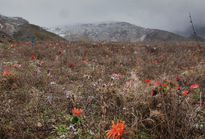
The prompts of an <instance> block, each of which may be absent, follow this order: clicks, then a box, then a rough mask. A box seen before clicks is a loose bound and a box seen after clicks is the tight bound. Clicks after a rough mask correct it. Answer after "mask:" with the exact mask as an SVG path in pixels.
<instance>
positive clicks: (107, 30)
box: [47, 22, 187, 42]
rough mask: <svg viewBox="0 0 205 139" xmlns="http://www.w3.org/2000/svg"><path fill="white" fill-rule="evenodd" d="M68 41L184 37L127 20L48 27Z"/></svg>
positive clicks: (178, 38) (155, 39)
mask: <svg viewBox="0 0 205 139" xmlns="http://www.w3.org/2000/svg"><path fill="white" fill-rule="evenodd" d="M47 30H48V31H51V32H53V33H56V34H58V35H60V36H62V37H64V38H65V39H67V40H69V41H73V40H75V41H76V40H89V41H108V42H110V41H111V42H119V41H126V42H135V41H142V42H147V41H150V42H153V41H185V40H187V39H186V38H184V37H182V36H179V35H177V34H174V33H171V32H167V31H163V30H157V29H147V28H143V27H139V26H136V25H133V24H130V23H127V22H108V23H99V24H78V25H69V26H59V27H54V28H48V29H47Z"/></svg>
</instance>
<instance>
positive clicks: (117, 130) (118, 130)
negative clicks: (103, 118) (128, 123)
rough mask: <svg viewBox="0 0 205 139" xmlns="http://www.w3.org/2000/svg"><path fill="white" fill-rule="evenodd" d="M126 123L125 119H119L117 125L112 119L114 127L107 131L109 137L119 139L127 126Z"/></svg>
mask: <svg viewBox="0 0 205 139" xmlns="http://www.w3.org/2000/svg"><path fill="white" fill-rule="evenodd" d="M124 124H125V122H124V121H121V122H120V123H119V121H117V124H116V125H115V123H114V122H113V121H112V129H110V130H108V131H107V136H108V139H110V138H111V139H119V138H120V137H121V136H122V134H123V130H124V128H125V125H124Z"/></svg>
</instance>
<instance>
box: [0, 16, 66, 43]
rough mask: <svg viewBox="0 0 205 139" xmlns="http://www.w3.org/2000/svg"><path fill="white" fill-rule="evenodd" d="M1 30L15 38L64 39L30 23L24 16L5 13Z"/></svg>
mask: <svg viewBox="0 0 205 139" xmlns="http://www.w3.org/2000/svg"><path fill="white" fill-rule="evenodd" d="M0 32H3V33H5V34H6V35H7V36H9V37H11V38H13V39H15V40H22V41H29V40H56V39H60V40H62V39H63V38H62V37H60V36H58V35H56V34H54V33H51V32H48V31H46V30H44V29H43V28H41V27H39V26H36V25H32V24H29V22H28V21H26V20H25V19H23V18H20V17H6V16H3V15H0Z"/></svg>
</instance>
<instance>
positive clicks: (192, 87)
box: [190, 84, 199, 90]
mask: <svg viewBox="0 0 205 139" xmlns="http://www.w3.org/2000/svg"><path fill="white" fill-rule="evenodd" d="M198 87H199V85H198V84H193V85H191V86H190V89H191V90H193V89H195V88H198Z"/></svg>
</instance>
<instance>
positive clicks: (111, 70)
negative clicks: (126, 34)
mask: <svg viewBox="0 0 205 139" xmlns="http://www.w3.org/2000/svg"><path fill="white" fill-rule="evenodd" d="M192 85H195V86H192ZM190 86H192V87H191V88H190ZM204 91H205V43H201V48H200V49H199V48H198V47H197V45H196V43H194V42H181V43H177V42H176V43H174V42H173V43H165V42H161V43H160V42H159V43H138V42H136V43H128V42H119V43H105V42H101V43H94V42H64V41H38V42H37V41H35V42H34V43H31V42H13V43H12V44H10V43H5V44H1V45H0V138H2V139H10V138H11V139H14V138H15V139H18V138H19V139H24V138H25V139H27V138H30V139H41V138H42V139H46V138H47V139H55V138H68V139H74V138H75V139H92V138H93V139H104V138H107V135H106V133H107V132H106V131H107V130H110V129H111V126H112V121H114V122H115V123H116V122H117V120H119V121H124V122H125V126H126V127H125V128H124V130H123V133H122V136H121V138H122V139H155V138H156V139H158V138H162V139H168V138H173V139H174V138H176V139H189V138H190V139H195V138H196V139H198V138H201V139H202V138H204V136H203V135H204V134H205V94H204ZM74 108H80V109H82V110H83V112H82V113H81V114H79V116H78V119H77V120H76V121H73V120H74V118H75V116H74V114H73V109H74Z"/></svg>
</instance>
